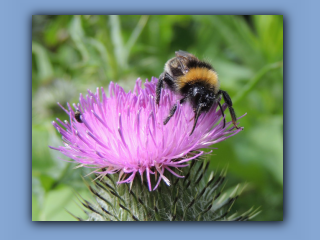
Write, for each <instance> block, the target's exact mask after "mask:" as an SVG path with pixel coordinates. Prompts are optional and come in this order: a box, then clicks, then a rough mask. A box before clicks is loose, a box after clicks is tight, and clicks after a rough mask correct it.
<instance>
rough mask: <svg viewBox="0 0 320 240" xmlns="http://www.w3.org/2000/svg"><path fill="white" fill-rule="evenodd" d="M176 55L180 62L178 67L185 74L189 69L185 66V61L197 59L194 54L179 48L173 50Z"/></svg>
mask: <svg viewBox="0 0 320 240" xmlns="http://www.w3.org/2000/svg"><path fill="white" fill-rule="evenodd" d="M175 54H176V57H177V59H178V61H179V63H180V68H181V70H182V72H183V73H184V74H186V73H187V72H188V71H189V68H188V67H187V63H188V62H189V61H190V60H198V59H197V58H196V57H195V56H193V55H192V54H191V53H188V52H185V51H182V50H179V51H176V52H175Z"/></svg>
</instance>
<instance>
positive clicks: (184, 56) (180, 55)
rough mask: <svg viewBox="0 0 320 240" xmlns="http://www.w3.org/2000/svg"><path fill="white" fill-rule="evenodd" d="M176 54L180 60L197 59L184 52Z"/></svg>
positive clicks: (180, 51)
mask: <svg viewBox="0 0 320 240" xmlns="http://www.w3.org/2000/svg"><path fill="white" fill-rule="evenodd" d="M175 54H176V57H178V58H186V59H197V58H196V57H195V56H193V55H192V54H191V53H188V52H186V51H182V50H179V51H176V52H175Z"/></svg>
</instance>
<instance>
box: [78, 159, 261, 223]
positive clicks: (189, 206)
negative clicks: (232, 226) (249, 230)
mask: <svg viewBox="0 0 320 240" xmlns="http://www.w3.org/2000/svg"><path fill="white" fill-rule="evenodd" d="M208 166H209V162H205V161H203V160H198V161H194V162H191V165H190V167H187V168H183V169H182V172H180V174H181V173H183V175H184V176H185V178H176V177H174V176H173V175H172V174H168V176H167V177H168V178H169V179H170V178H171V179H170V180H171V181H172V183H173V184H172V185H171V186H170V187H169V186H167V185H166V184H163V183H161V185H160V187H159V188H158V189H157V190H156V191H152V192H150V191H149V190H148V184H147V181H144V182H141V181H139V180H138V179H135V180H134V181H133V183H132V185H131V189H130V184H120V185H119V184H116V182H117V180H118V179H117V178H116V174H114V175H107V176H106V177H105V178H103V179H102V180H99V179H96V180H95V181H93V183H92V184H88V187H89V189H90V191H91V192H92V194H93V196H94V197H95V199H96V201H95V202H94V203H92V202H89V201H87V200H84V199H80V201H81V203H82V205H83V206H84V211H85V213H86V214H87V216H88V218H87V219H81V218H79V217H76V218H77V219H78V220H80V221H85V220H88V221H246V220H249V219H251V218H253V217H254V216H255V215H257V214H258V213H259V212H258V210H257V209H256V210H254V209H253V208H251V209H249V210H248V211H246V212H244V213H242V214H241V213H240V214H239V213H236V211H235V210H231V208H232V205H233V203H234V202H235V201H236V199H237V198H238V197H239V194H240V191H239V189H238V187H236V188H235V190H234V191H233V192H232V193H230V194H229V195H228V196H224V195H226V194H223V192H222V190H223V185H224V182H225V176H226V171H224V170H222V171H221V172H220V173H219V174H214V173H213V172H212V173H211V174H210V175H208V174H207V169H208ZM118 177H119V176H118ZM92 185H93V186H92Z"/></svg>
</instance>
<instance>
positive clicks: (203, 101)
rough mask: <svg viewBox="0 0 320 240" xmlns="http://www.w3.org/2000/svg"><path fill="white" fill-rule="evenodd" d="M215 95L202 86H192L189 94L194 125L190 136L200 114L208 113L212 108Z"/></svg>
mask: <svg viewBox="0 0 320 240" xmlns="http://www.w3.org/2000/svg"><path fill="white" fill-rule="evenodd" d="M216 97H217V96H216V95H215V94H214V92H213V91H211V90H210V89H208V88H205V87H203V86H194V87H193V89H192V93H191V98H190V100H191V102H192V104H193V109H194V112H195V118H194V125H193V128H192V131H191V133H190V135H191V134H192V133H193V131H194V129H195V127H196V125H197V121H198V118H199V116H200V114H201V113H202V112H208V111H209V110H210V108H211V107H212V105H213V103H214V102H215V101H216Z"/></svg>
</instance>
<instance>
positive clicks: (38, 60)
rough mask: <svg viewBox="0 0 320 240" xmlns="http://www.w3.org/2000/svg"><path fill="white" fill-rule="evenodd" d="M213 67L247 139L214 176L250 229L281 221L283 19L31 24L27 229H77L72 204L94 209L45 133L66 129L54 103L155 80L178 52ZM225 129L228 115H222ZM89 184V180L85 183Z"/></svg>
mask: <svg viewBox="0 0 320 240" xmlns="http://www.w3.org/2000/svg"><path fill="white" fill-rule="evenodd" d="M180 49H181V50H185V51H188V52H190V53H192V54H194V55H196V56H197V57H199V58H200V59H205V60H207V61H208V62H210V63H211V64H212V65H213V66H214V68H215V69H216V70H217V72H218V74H219V78H220V82H221V88H222V89H224V90H226V91H228V93H229V94H230V96H231V98H232V99H233V102H234V108H235V110H236V113H237V115H238V116H241V115H243V114H245V113H247V116H246V117H244V118H242V119H241V120H240V126H244V128H245V131H243V132H241V133H239V134H237V135H236V136H234V137H232V138H230V139H228V140H226V141H224V142H221V143H219V144H217V146H216V147H218V149H217V150H214V152H213V154H211V155H210V158H211V165H210V167H211V169H212V170H220V169H222V168H223V167H226V166H228V174H227V179H228V182H227V184H226V189H228V188H229V187H233V186H234V185H236V184H238V183H243V184H246V188H245V191H244V192H243V193H242V195H241V196H240V198H239V199H238V200H237V201H236V204H235V206H234V207H233V210H237V211H239V212H244V211H245V210H247V209H249V208H250V207H252V206H255V207H259V206H260V207H261V210H262V212H261V213H260V214H259V215H258V216H257V217H256V218H255V219H254V220H257V221H273V220H278V221H279V220H282V219H283V67H282V61H283V17H282V16H173V15H172V16H165V15H164V16H91V15H90V16H73V15H70V16H40V15H37V16H33V18H32V220H34V221H54V220H75V219H74V218H73V217H72V216H71V215H69V214H68V213H67V212H66V210H65V209H67V210H69V211H70V212H72V213H73V214H75V215H78V216H83V212H82V211H81V209H80V208H79V206H78V205H77V204H76V203H75V202H77V201H75V199H76V194H75V192H77V193H79V194H80V195H81V196H83V197H84V198H86V199H91V196H90V194H89V191H88V190H87V188H86V186H85V184H84V182H83V179H82V176H84V175H86V174H87V173H88V171H86V170H85V169H81V168H80V169H73V168H74V167H75V164H74V163H69V162H65V161H61V159H60V158H63V159H66V157H63V156H62V155H61V154H59V153H58V152H57V151H53V150H50V149H49V148H48V145H51V146H60V145H61V144H62V140H61V137H60V136H59V135H58V133H57V132H56V130H55V128H54V127H53V126H52V125H51V121H53V120H55V118H57V117H58V118H60V119H62V120H64V119H67V118H68V117H67V115H66V114H65V113H64V112H63V111H62V110H61V109H60V108H59V107H58V105H57V102H60V103H61V104H62V105H64V106H66V102H70V103H77V102H78V98H79V93H83V94H86V90H87V89H91V90H92V91H94V90H95V89H96V87H100V86H103V87H105V88H107V86H108V84H109V82H110V81H115V82H118V83H119V84H120V85H121V86H122V87H124V88H125V90H126V91H128V90H130V89H132V88H133V86H134V83H135V80H136V79H137V78H138V77H140V78H141V79H146V78H148V79H150V78H151V77H152V76H155V77H158V76H159V75H160V73H161V72H162V71H163V67H164V63H165V62H166V61H167V60H168V59H169V58H172V57H173V56H174V52H175V51H177V50H180ZM227 120H230V115H229V114H227ZM87 180H88V179H87Z"/></svg>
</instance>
